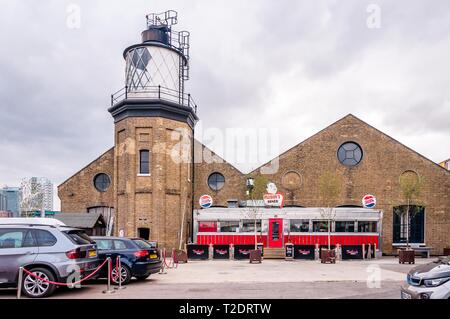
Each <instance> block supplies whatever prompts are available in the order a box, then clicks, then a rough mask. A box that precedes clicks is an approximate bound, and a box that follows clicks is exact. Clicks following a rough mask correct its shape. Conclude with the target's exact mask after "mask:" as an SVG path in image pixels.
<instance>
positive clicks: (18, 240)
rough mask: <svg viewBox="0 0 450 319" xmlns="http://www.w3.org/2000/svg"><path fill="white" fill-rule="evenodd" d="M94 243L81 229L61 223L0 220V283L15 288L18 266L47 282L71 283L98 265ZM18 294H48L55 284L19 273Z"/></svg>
mask: <svg viewBox="0 0 450 319" xmlns="http://www.w3.org/2000/svg"><path fill="white" fill-rule="evenodd" d="M98 264H99V260H98V257H97V247H96V245H95V242H94V241H93V240H92V239H90V238H89V236H87V235H86V234H85V233H84V232H83V231H82V230H80V229H75V228H70V227H67V226H62V225H56V224H55V225H43V224H24V223H17V224H6V225H5V224H1V223H0V286H1V287H17V285H18V275H19V267H24V268H25V269H26V270H28V271H29V272H31V273H33V274H35V275H37V276H39V277H41V278H44V279H46V280H48V281H54V282H62V283H67V282H68V281H70V282H74V281H76V280H78V279H80V278H83V277H85V276H87V275H88V274H90V273H92V271H94V270H95V268H96V267H97V266H98ZM21 289H22V293H23V294H24V295H26V296H28V297H31V298H40V297H48V296H50V295H51V294H52V293H53V292H54V291H55V289H56V285H53V284H49V283H46V282H44V281H41V280H38V279H36V278H34V277H33V276H31V275H29V274H27V273H25V272H24V273H23V280H22V287H21Z"/></svg>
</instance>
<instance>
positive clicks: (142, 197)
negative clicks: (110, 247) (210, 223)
mask: <svg viewBox="0 0 450 319" xmlns="http://www.w3.org/2000/svg"><path fill="white" fill-rule="evenodd" d="M176 23H177V13H176V12H175V11H167V12H164V13H161V14H149V15H147V28H146V30H144V31H143V32H142V43H139V44H135V45H132V46H130V47H128V48H126V49H125V51H124V53H123V57H124V59H125V64H126V67H125V87H124V88H123V89H121V90H120V91H118V92H116V93H115V94H113V95H112V96H111V107H110V108H109V109H108V111H109V112H110V113H111V115H112V117H113V118H114V125H115V130H114V134H115V136H114V141H115V153H114V202H115V205H114V206H115V209H116V213H115V214H116V215H115V222H114V224H115V227H114V229H115V230H114V232H115V234H116V235H119V236H139V237H142V238H149V239H152V240H157V241H158V243H159V244H160V245H161V246H163V247H167V248H172V247H175V248H178V247H179V246H181V245H182V244H183V243H185V242H186V241H187V238H188V236H189V229H190V225H191V219H192V196H193V194H192V189H193V187H192V186H193V161H192V154H193V130H194V126H195V123H196V122H197V120H198V118H197V115H196V110H197V106H196V105H195V104H194V103H193V101H192V99H191V96H190V95H189V94H186V93H185V91H184V88H185V86H184V83H185V81H186V80H187V79H188V77H189V33H188V32H186V31H181V32H177V31H174V30H173V29H172V26H173V25H175V24H176Z"/></svg>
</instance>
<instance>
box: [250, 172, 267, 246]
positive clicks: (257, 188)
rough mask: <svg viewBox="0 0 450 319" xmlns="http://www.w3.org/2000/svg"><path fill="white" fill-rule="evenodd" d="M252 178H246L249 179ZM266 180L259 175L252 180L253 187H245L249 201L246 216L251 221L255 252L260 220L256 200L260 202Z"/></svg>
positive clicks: (259, 211)
mask: <svg viewBox="0 0 450 319" xmlns="http://www.w3.org/2000/svg"><path fill="white" fill-rule="evenodd" d="M251 178H252V177H250V176H249V177H248V178H247V180H248V179H251ZM267 182H268V180H267V178H266V177H265V176H262V175H259V176H256V177H255V178H254V179H253V185H247V199H248V200H249V201H250V203H251V205H247V211H246V215H247V217H248V218H249V219H253V223H254V229H253V232H254V234H255V250H256V249H257V244H258V239H257V233H258V230H257V221H258V219H261V210H260V207H259V205H258V200H261V199H262V198H263V196H264V194H265V188H266V185H267ZM261 227H262V225H261Z"/></svg>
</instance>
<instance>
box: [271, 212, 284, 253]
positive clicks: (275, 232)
mask: <svg viewBox="0 0 450 319" xmlns="http://www.w3.org/2000/svg"><path fill="white" fill-rule="evenodd" d="M268 243H269V247H270V248H279V247H283V219H281V218H270V219H269V242H268Z"/></svg>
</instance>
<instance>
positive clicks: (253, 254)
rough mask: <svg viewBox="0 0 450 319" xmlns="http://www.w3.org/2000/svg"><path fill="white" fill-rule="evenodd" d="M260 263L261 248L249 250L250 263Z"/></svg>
mask: <svg viewBox="0 0 450 319" xmlns="http://www.w3.org/2000/svg"><path fill="white" fill-rule="evenodd" d="M254 262H257V263H261V262H262V258H261V250H259V249H253V250H250V263H254Z"/></svg>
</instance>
